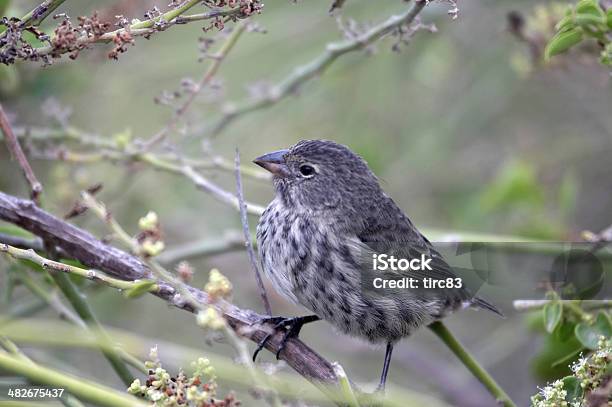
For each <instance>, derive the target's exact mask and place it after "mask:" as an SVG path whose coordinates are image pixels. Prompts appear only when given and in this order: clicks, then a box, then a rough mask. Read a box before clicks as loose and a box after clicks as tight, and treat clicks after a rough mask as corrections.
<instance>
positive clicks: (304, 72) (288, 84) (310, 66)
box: [210, 0, 428, 135]
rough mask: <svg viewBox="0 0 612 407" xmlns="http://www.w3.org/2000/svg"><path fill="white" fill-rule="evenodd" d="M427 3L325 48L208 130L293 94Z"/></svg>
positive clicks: (220, 128) (218, 128) (418, 3)
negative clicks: (346, 55) (344, 56)
mask: <svg viewBox="0 0 612 407" xmlns="http://www.w3.org/2000/svg"><path fill="white" fill-rule="evenodd" d="M427 3H428V2H427V1H425V0H421V1H415V3H414V5H413V6H412V7H411V8H410V9H409V10H406V11H405V12H404V13H402V14H399V15H394V16H391V17H389V18H388V19H387V20H386V21H384V22H383V23H381V24H379V25H376V26H374V27H372V28H371V29H369V30H368V31H366V32H365V33H363V34H361V35H359V36H357V37H356V38H354V39H350V40H345V41H341V42H334V43H329V44H327V45H326V47H325V51H324V52H323V53H322V54H321V55H319V56H318V57H316V58H315V59H313V60H312V61H311V62H309V63H307V64H305V65H302V66H299V67H297V68H296V69H294V71H293V73H291V74H290V75H289V76H287V77H286V78H285V79H283V80H282V81H281V82H280V83H279V84H277V85H275V86H274V87H272V88H271V89H270V90H269V91H268V92H266V93H267V94H266V95H265V96H262V97H260V98H257V99H254V100H248V101H245V102H243V103H238V104H237V107H236V108H233V109H230V110H229V111H228V112H227V113H225V114H224V115H223V117H221V119H219V120H218V121H217V123H215V124H214V125H213V126H212V128H211V130H210V132H211V134H212V135H218V134H219V133H221V131H223V130H224V129H225V128H226V127H227V126H228V125H229V124H230V123H232V122H233V121H235V120H237V119H238V118H239V117H241V116H243V115H245V114H247V113H250V112H253V111H256V110H260V109H264V108H267V107H270V106H272V105H274V104H275V103H277V102H279V101H280V100H282V99H284V98H286V97H287V96H289V95H291V94H293V93H295V91H296V90H297V89H298V88H299V87H300V86H302V84H304V83H305V82H307V81H309V80H310V79H313V78H315V77H317V76H318V75H320V74H321V73H323V71H325V69H327V68H328V67H329V66H330V65H331V64H332V63H333V62H334V61H335V60H336V59H338V57H340V56H342V55H344V54H347V53H349V52H352V51H357V50H361V49H364V48H365V47H367V46H368V45H370V44H372V43H373V42H375V41H376V40H378V39H379V38H381V37H383V36H384V35H386V34H388V33H390V32H392V31H393V30H395V29H396V28H398V27H400V26H402V25H405V24H410V23H411V22H412V21H414V19H415V18H416V17H417V15H418V14H419V13H420V12H421V10H423V8H424V7H425V6H426V5H427Z"/></svg>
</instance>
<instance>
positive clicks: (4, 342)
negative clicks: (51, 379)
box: [0, 336, 85, 407]
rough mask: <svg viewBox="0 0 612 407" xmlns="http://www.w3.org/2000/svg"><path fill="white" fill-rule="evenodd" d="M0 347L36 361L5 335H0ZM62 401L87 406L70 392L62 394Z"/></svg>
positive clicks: (18, 356)
mask: <svg viewBox="0 0 612 407" xmlns="http://www.w3.org/2000/svg"><path fill="white" fill-rule="evenodd" d="M0 347H2V348H4V349H5V350H6V351H7V352H8V353H10V354H11V355H13V356H15V357H17V358H19V360H22V361H24V362H28V363H32V364H34V363H35V362H34V361H33V360H32V359H30V358H29V357H28V356H27V355H26V354H25V353H23V352H22V351H21V349H19V348H18V347H17V345H15V344H14V343H13V342H12V341H11V340H10V339H8V338H7V337H5V336H0ZM60 402H61V403H62V404H64V405H65V406H68V407H85V406H84V405H83V403H81V402H80V401H79V400H78V399H77V398H75V397H73V396H72V395H71V394H69V393H65V394H63V395H62V397H61V399H60Z"/></svg>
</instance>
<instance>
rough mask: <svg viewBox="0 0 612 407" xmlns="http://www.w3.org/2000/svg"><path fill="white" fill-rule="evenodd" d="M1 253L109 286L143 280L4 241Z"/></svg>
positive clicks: (132, 285) (124, 286)
mask: <svg viewBox="0 0 612 407" xmlns="http://www.w3.org/2000/svg"><path fill="white" fill-rule="evenodd" d="M0 253H6V254H8V255H9V256H11V257H13V258H15V259H19V260H29V261H32V262H34V263H36V264H38V265H39V266H41V267H42V268H44V269H46V270H55V271H61V272H63V273H69V274H74V275H77V276H80V277H83V278H86V279H88V280H93V281H98V282H101V283H103V284H106V285H107V286H109V287H113V288H117V289H119V290H129V289H130V288H135V287H137V286H139V285H140V284H141V283H142V281H125V280H120V279H118V278H113V277H109V276H107V275H105V274H102V273H100V272H99V271H96V270H87V269H83V268H80V267H76V266H71V265H69V264H64V263H60V262H57V261H53V260H49V259H46V258H44V257H42V256H40V255H39V254H37V253H36V252H35V251H34V250H25V249H18V248H17V247H13V246H9V245H7V244H4V243H0ZM158 290H159V287H158V286H157V284H154V285H152V286H151V287H149V289H148V291H149V292H156V291H158Z"/></svg>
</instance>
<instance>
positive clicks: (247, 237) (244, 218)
mask: <svg viewBox="0 0 612 407" xmlns="http://www.w3.org/2000/svg"><path fill="white" fill-rule="evenodd" d="M235 166H236V170H235V174H236V192H237V193H236V197H237V198H238V206H239V208H240V221H241V222H242V232H243V234H244V245H245V247H246V250H247V253H248V255H249V262H250V264H251V269H252V270H253V273H254V274H255V281H256V282H257V288H258V289H259V295H260V296H261V301H262V302H263V304H264V308H265V309H266V314H268V315H272V307H270V301H268V295H267V294H266V287H265V286H264V283H263V280H262V279H261V273H260V272H259V267H257V258H256V257H255V252H254V251H253V245H252V244H251V232H250V231H249V218H248V214H247V207H246V203H245V201H244V194H243V192H242V177H241V176H240V153H239V152H238V149H236V163H235Z"/></svg>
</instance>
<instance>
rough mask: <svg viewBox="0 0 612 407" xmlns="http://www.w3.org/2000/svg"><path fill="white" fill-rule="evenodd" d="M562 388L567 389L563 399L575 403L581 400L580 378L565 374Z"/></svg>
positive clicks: (582, 394) (582, 395) (582, 393)
mask: <svg viewBox="0 0 612 407" xmlns="http://www.w3.org/2000/svg"><path fill="white" fill-rule="evenodd" d="M562 380H563V388H564V389H565V391H567V394H566V395H565V401H567V402H568V403H576V402H580V401H582V398H583V397H584V391H583V390H582V387H581V386H580V380H578V378H577V377H575V376H566V377H564V378H563V379H562Z"/></svg>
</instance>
